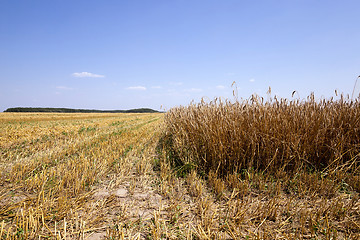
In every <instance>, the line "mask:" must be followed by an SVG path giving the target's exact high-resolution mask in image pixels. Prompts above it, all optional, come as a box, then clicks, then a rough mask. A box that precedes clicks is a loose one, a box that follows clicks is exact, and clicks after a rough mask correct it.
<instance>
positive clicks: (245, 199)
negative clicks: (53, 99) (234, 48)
mask: <svg viewBox="0 0 360 240" xmlns="http://www.w3.org/2000/svg"><path fill="white" fill-rule="evenodd" d="M359 119H360V105H359V102H358V101H357V102H352V103H350V102H349V101H345V100H339V101H330V100H329V101H325V100H324V101H322V102H316V101H315V100H314V99H313V98H311V96H310V97H309V98H308V99H307V100H306V101H303V102H299V101H296V100H294V101H292V102H291V101H288V100H284V99H281V100H280V99H279V100H277V99H272V101H271V102H267V103H264V102H262V101H261V99H259V98H252V99H251V100H250V99H249V100H246V101H242V102H241V101H238V102H235V103H234V102H229V101H222V102H221V101H218V100H216V101H213V102H210V103H204V102H203V103H200V104H191V105H189V106H186V107H178V108H173V109H170V110H169V111H168V112H167V113H141V114H139V113H0V149H1V153H0V154H1V155H0V174H1V175H0V186H1V187H0V239H269V240H270V239H360V200H359V199H360V197H359V193H360V158H359V157H360V123H359V121H360V120H359Z"/></svg>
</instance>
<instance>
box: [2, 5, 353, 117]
mask: <svg viewBox="0 0 360 240" xmlns="http://www.w3.org/2000/svg"><path fill="white" fill-rule="evenodd" d="M359 74H360V1H358V0H353V1H351V0H341V1H340V0H338V1H332V0H263V1H257V0H254V1H249V0H84V1H80V0H31V1H30V0H22V1H21V0H0V111H3V110H5V109H6V108H9V107H17V106H22V107H69V108H86V109H130V108H140V107H150V108H153V109H160V106H161V105H163V107H165V108H166V109H169V108H171V107H173V106H178V105H187V104H188V103H189V102H190V101H191V100H195V101H196V102H197V101H199V100H200V99H201V97H206V99H213V97H214V96H222V97H231V96H232V88H231V84H232V82H233V81H236V83H237V88H238V95H239V97H243V98H248V97H250V95H251V94H252V93H257V94H259V95H265V94H266V91H267V89H268V87H269V86H270V87H271V88H272V93H273V94H277V95H279V96H281V97H291V93H292V92H293V91H294V90H297V92H298V93H299V95H300V97H301V98H305V97H306V96H307V95H308V94H309V93H310V92H315V96H318V97H321V96H323V97H326V98H328V97H331V96H334V90H335V89H336V90H337V91H339V92H343V93H345V94H351V92H352V90H353V86H354V83H355V79H356V77H357V76H358V75H359Z"/></svg>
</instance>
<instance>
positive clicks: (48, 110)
mask: <svg viewBox="0 0 360 240" xmlns="http://www.w3.org/2000/svg"><path fill="white" fill-rule="evenodd" d="M4 112H43V113H157V112H159V111H156V110H153V109H150V108H137V109H130V110H91V109H72V108H31V107H16V108H8V109H6V110H5V111H4Z"/></svg>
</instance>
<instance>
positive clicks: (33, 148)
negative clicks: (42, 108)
mask: <svg viewBox="0 0 360 240" xmlns="http://www.w3.org/2000/svg"><path fill="white" fill-rule="evenodd" d="M161 119H162V114H98V113H97V114H35V113H24V114H19V113H1V114H0V149H1V155H0V172H1V176H0V180H1V182H0V186H1V188H0V225H1V226H0V231H1V232H0V236H2V237H3V238H4V237H9V238H24V239H27V238H38V237H40V238H41V237H44V238H45V237H52V238H54V239H55V238H57V239H65V238H68V239H73V238H84V237H87V236H89V235H90V234H91V233H94V232H96V231H98V232H102V231H101V230H103V231H105V232H106V230H107V228H108V227H109V226H110V225H112V224H113V222H112V221H113V219H115V220H116V218H117V216H119V214H121V211H120V210H121V206H118V205H119V203H117V204H113V206H112V208H113V209H109V204H110V203H111V202H112V201H115V200H114V199H116V198H119V199H122V198H124V197H126V196H127V195H128V194H129V193H132V194H135V195H136V193H137V192H143V191H144V190H142V189H141V187H142V186H141V183H144V182H146V181H147V177H146V175H147V174H148V172H149V171H150V170H152V162H151V161H154V154H155V153H154V149H155V148H154V146H155V145H156V143H157V134H158V132H159V131H158V127H159V122H160V120H161ZM134 176H136V178H135V177H134ZM129 179H131V181H130V180H129ZM138 185H139V186H138ZM121 192H123V193H121ZM129 204H130V203H129ZM129 206H130V205H129ZM126 207H128V206H125V208H126ZM115 209H120V210H119V211H116V210H115ZM107 211H112V213H109V212H107ZM93 236H96V235H94V234H93Z"/></svg>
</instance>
